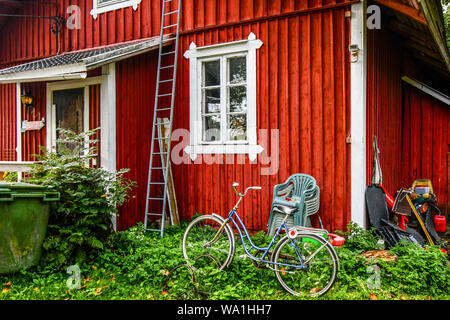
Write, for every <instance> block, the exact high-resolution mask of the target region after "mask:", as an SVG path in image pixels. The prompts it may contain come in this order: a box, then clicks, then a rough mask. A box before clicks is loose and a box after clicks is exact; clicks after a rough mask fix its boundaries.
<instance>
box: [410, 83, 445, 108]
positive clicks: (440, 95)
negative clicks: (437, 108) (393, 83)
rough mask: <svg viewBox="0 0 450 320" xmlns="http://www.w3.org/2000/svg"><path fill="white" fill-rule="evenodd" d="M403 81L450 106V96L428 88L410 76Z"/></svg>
mask: <svg viewBox="0 0 450 320" xmlns="http://www.w3.org/2000/svg"><path fill="white" fill-rule="evenodd" d="M402 80H403V81H405V82H406V83H408V84H410V85H412V86H413V87H415V88H417V89H419V90H420V91H423V92H425V93H427V94H429V95H430V96H432V97H434V98H436V99H438V100H440V101H442V102H444V103H445V104H447V105H450V97H449V96H447V95H445V94H443V93H441V92H439V91H437V90H435V89H433V88H431V87H430V86H427V85H426V84H424V83H422V82H420V81H417V80H414V79H411V78H410V77H408V76H403V77H402Z"/></svg>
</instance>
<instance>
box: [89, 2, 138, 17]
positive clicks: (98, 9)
mask: <svg viewBox="0 0 450 320" xmlns="http://www.w3.org/2000/svg"><path fill="white" fill-rule="evenodd" d="M141 1H142V0H128V1H122V2H118V3H114V4H109V5H108V4H106V5H104V6H100V7H98V6H97V2H96V1H94V5H93V9H92V10H91V12H90V14H91V16H92V17H93V18H94V19H97V16H98V15H99V14H100V13H104V12H109V11H114V10H118V9H122V8H128V7H133V10H135V11H136V10H137V8H138V5H139V4H140V3H141Z"/></svg>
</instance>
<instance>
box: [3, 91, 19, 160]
mask: <svg viewBox="0 0 450 320" xmlns="http://www.w3.org/2000/svg"><path fill="white" fill-rule="evenodd" d="M16 140H17V138H16V85H15V84H0V160H1V161H14V160H16V159H17V158H16V146H17V144H16Z"/></svg>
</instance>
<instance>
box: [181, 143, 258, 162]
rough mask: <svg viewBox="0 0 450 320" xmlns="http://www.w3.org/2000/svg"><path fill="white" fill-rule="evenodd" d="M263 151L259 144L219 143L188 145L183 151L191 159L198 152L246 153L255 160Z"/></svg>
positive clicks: (193, 158) (194, 157) (251, 159)
mask: <svg viewBox="0 0 450 320" xmlns="http://www.w3.org/2000/svg"><path fill="white" fill-rule="evenodd" d="M263 151H264V148H263V147H261V146H260V145H248V144H246V145H243V144H233V145H230V144H226V145H223V144H220V145H190V146H187V147H186V148H184V152H186V153H187V154H189V155H190V158H191V160H192V161H194V160H195V159H196V158H197V155H199V154H248V157H249V159H250V161H255V160H256V156H257V155H258V154H260V153H261V152H263Z"/></svg>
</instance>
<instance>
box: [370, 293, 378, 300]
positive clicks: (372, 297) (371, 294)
mask: <svg viewBox="0 0 450 320" xmlns="http://www.w3.org/2000/svg"><path fill="white" fill-rule="evenodd" d="M369 298H370V300H378V297H377V296H376V294H374V293H369Z"/></svg>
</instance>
